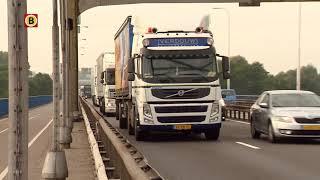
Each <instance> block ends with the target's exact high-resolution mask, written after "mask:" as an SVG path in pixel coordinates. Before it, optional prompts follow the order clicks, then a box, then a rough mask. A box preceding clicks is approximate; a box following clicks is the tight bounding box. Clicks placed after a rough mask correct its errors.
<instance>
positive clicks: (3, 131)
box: [0, 128, 8, 134]
mask: <svg viewBox="0 0 320 180" xmlns="http://www.w3.org/2000/svg"><path fill="white" fill-rule="evenodd" d="M7 130H8V128H6V129H4V130H2V131H0V134H1V133H4V132H6V131H7Z"/></svg>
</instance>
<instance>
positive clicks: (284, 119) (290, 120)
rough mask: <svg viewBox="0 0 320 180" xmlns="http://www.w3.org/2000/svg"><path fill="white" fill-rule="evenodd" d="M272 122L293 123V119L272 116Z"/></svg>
mask: <svg viewBox="0 0 320 180" xmlns="http://www.w3.org/2000/svg"><path fill="white" fill-rule="evenodd" d="M272 120H273V121H279V122H284V123H293V122H294V118H293V117H288V116H274V117H273V118H272Z"/></svg>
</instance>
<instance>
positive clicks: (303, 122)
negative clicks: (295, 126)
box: [295, 118, 320, 124]
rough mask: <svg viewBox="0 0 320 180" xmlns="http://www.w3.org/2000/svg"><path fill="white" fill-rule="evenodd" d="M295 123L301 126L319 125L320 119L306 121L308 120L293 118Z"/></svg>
mask: <svg viewBox="0 0 320 180" xmlns="http://www.w3.org/2000/svg"><path fill="white" fill-rule="evenodd" d="M295 120H296V122H297V123H301V124H320V118H314V119H308V118H295Z"/></svg>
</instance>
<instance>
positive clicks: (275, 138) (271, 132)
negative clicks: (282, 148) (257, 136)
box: [268, 122, 278, 143]
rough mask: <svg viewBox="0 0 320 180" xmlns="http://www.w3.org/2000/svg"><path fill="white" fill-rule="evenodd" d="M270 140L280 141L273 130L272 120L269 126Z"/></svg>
mask: <svg viewBox="0 0 320 180" xmlns="http://www.w3.org/2000/svg"><path fill="white" fill-rule="evenodd" d="M268 140H269V142H271V143H277V142H278V138H277V137H276V136H275V135H274V131H273V127H272V124H271V122H270V123H269V126H268Z"/></svg>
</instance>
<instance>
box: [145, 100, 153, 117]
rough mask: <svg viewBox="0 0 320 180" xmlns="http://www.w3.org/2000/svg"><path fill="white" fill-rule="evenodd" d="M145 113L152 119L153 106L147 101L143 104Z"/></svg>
mask: <svg viewBox="0 0 320 180" xmlns="http://www.w3.org/2000/svg"><path fill="white" fill-rule="evenodd" d="M143 115H145V116H146V117H149V118H151V119H152V112H151V107H150V105H149V104H147V103H144V104H143Z"/></svg>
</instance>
